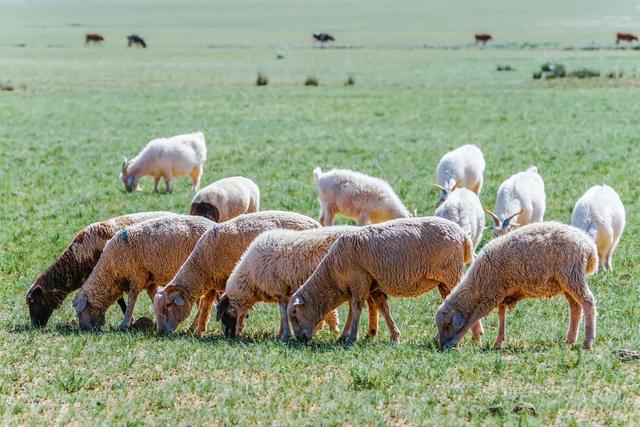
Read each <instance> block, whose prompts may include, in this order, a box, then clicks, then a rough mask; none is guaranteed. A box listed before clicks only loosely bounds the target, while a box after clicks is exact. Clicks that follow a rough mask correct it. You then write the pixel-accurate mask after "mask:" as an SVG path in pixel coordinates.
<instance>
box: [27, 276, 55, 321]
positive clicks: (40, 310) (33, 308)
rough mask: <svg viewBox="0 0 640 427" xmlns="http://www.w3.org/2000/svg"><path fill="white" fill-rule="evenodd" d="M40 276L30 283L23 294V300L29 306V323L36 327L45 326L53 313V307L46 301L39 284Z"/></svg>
mask: <svg viewBox="0 0 640 427" xmlns="http://www.w3.org/2000/svg"><path fill="white" fill-rule="evenodd" d="M41 281H42V279H41V278H39V279H38V280H36V282H35V283H34V284H33V285H31V287H30V288H29V290H28V291H27V295H26V296H25V302H26V304H27V306H28V307H29V317H30V318H31V324H32V325H33V326H36V327H40V328H42V327H45V326H47V322H48V321H49V318H50V317H51V315H52V314H53V310H54V307H52V306H51V304H49V302H47V299H46V298H45V294H44V291H43V290H42V287H41V286H40V282H41Z"/></svg>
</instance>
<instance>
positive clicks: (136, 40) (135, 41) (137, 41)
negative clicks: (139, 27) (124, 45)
mask: <svg viewBox="0 0 640 427" xmlns="http://www.w3.org/2000/svg"><path fill="white" fill-rule="evenodd" d="M127 41H128V42H129V45H128V46H129V47H131V46H134V45H137V46H142V47H147V44H146V43H145V42H144V39H143V38H142V37H140V36H139V35H137V34H131V35H130V36H127Z"/></svg>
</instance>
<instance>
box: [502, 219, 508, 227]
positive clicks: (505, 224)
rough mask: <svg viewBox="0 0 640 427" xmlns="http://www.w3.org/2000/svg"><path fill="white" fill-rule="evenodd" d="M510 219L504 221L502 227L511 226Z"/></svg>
mask: <svg viewBox="0 0 640 427" xmlns="http://www.w3.org/2000/svg"><path fill="white" fill-rule="evenodd" d="M509 221H510V220H509V218H507V219H505V220H504V221H502V228H507V227H508V226H509Z"/></svg>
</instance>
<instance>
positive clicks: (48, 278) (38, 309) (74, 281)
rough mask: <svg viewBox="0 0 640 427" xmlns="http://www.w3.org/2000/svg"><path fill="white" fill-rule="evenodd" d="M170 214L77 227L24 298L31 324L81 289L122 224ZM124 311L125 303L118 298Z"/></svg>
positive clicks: (127, 217) (39, 321)
mask: <svg viewBox="0 0 640 427" xmlns="http://www.w3.org/2000/svg"><path fill="white" fill-rule="evenodd" d="M165 215H170V213H169V212H141V213H135V214H130V215H122V216H117V217H115V218H112V219H110V220H107V221H101V222H95V223H93V224H90V225H88V226H86V227H85V228H83V229H82V230H80V231H79V232H78V234H76V236H75V238H74V239H73V241H72V242H71V244H69V246H67V248H66V249H65V250H64V252H62V254H61V255H60V256H59V257H58V258H57V259H56V260H55V261H54V262H53V264H51V265H50V266H49V267H47V269H46V270H45V271H44V272H43V273H42V274H40V276H38V278H37V279H36V281H35V282H34V283H33V284H32V285H31V287H30V288H29V290H28V291H27V295H26V297H25V300H26V303H27V306H28V307H29V315H30V317H31V323H32V324H33V325H34V326H41V327H43V326H46V325H47V322H48V321H49V318H50V317H51V315H52V314H53V311H54V310H57V309H59V308H60V307H61V306H62V303H63V302H64V300H65V298H66V297H67V295H69V294H70V293H71V292H73V291H75V290H76V289H78V288H80V286H82V284H83V283H84V281H85V280H87V277H89V274H91V271H92V270H93V268H94V267H95V265H96V263H97V262H98V259H99V258H100V255H101V254H102V250H103V249H104V246H105V245H106V243H107V241H108V240H109V239H111V238H112V237H113V235H114V234H116V232H117V231H118V230H120V229H122V228H123V227H126V226H129V225H132V224H136V223H139V222H142V221H146V220H148V219H151V218H157V217H161V216H165ZM118 304H119V305H120V308H121V309H122V311H123V312H124V311H125V309H126V305H125V302H124V300H123V299H122V298H120V299H119V300H118Z"/></svg>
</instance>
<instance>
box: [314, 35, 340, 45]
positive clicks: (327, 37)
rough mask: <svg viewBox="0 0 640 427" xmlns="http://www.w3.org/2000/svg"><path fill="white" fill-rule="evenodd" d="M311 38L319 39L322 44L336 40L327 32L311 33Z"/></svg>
mask: <svg viewBox="0 0 640 427" xmlns="http://www.w3.org/2000/svg"><path fill="white" fill-rule="evenodd" d="M313 39H314V40H316V41H319V42H320V43H322V44H325V43H326V42H332V41H335V40H336V39H335V38H333V36H332V35H331V34H327V33H313Z"/></svg>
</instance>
